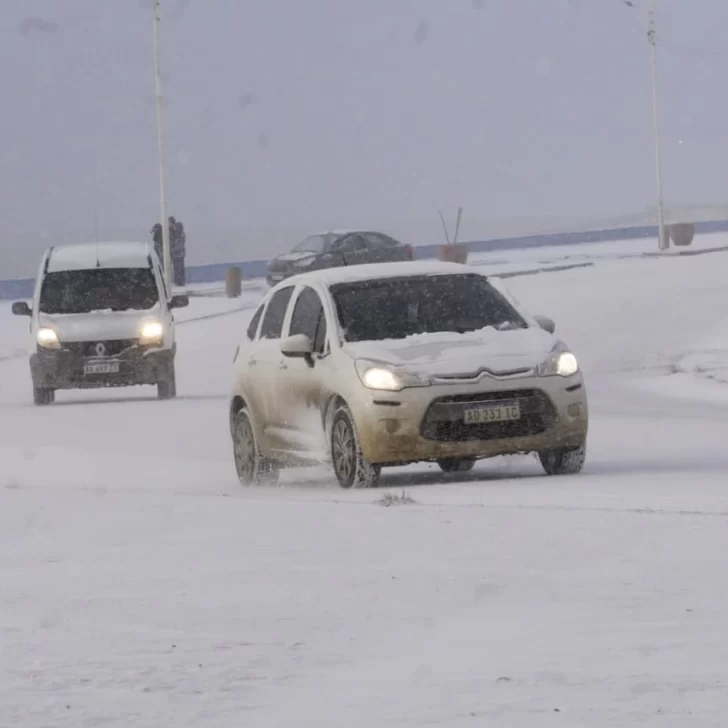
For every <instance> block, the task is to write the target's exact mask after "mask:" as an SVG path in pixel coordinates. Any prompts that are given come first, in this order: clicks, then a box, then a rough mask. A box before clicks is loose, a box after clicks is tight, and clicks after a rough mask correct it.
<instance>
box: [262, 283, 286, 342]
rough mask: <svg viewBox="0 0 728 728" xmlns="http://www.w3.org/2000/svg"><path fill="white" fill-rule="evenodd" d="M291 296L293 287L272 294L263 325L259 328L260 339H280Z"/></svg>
mask: <svg viewBox="0 0 728 728" xmlns="http://www.w3.org/2000/svg"><path fill="white" fill-rule="evenodd" d="M292 295H293V286H288V287H287V288H281V290H280V291H276V292H275V293H274V294H273V298H271V299H270V302H269V303H268V308H267V309H266V310H265V316H263V323H262V324H261V327H260V338H261V339H280V338H281V331H282V330H283V321H284V320H285V318H286V310H287V309H288V302H289V301H290V300H291V296H292Z"/></svg>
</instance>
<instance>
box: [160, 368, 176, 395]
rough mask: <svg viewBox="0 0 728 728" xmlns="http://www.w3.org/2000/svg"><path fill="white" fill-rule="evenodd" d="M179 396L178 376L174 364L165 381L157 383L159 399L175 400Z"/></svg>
mask: <svg viewBox="0 0 728 728" xmlns="http://www.w3.org/2000/svg"><path fill="white" fill-rule="evenodd" d="M176 396H177V375H176V373H175V370H174V362H172V363H171V364H170V365H169V368H168V369H167V374H166V375H165V377H164V379H160V380H159V381H158V382H157V397H159V399H174V398H175V397H176Z"/></svg>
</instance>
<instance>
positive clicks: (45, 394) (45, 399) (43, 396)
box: [33, 387, 56, 405]
mask: <svg viewBox="0 0 728 728" xmlns="http://www.w3.org/2000/svg"><path fill="white" fill-rule="evenodd" d="M55 401H56V390H55V389H45V388H41V387H33V404H37V405H46V404H53V402H55Z"/></svg>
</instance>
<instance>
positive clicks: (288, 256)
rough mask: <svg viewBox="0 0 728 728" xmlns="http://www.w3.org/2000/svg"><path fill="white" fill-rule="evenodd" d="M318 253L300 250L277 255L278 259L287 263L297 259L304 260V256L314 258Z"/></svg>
mask: <svg viewBox="0 0 728 728" xmlns="http://www.w3.org/2000/svg"><path fill="white" fill-rule="evenodd" d="M315 255H316V253H312V252H310V251H300V252H293V253H284V254H283V255H277V256H276V258H275V259H276V260H280V261H284V262H286V263H294V262H296V261H297V260H303V259H304V258H313V257H314V256H315Z"/></svg>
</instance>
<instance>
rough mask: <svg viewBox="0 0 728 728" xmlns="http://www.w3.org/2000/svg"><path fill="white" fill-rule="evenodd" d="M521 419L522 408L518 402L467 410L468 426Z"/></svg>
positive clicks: (466, 419)
mask: <svg viewBox="0 0 728 728" xmlns="http://www.w3.org/2000/svg"><path fill="white" fill-rule="evenodd" d="M520 419H521V406H520V405H519V404H518V402H503V404H497V405H487V406H484V407H472V408H469V409H466V410H465V424H466V425H481V424H487V423H489V422H513V421H514V420H520Z"/></svg>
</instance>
